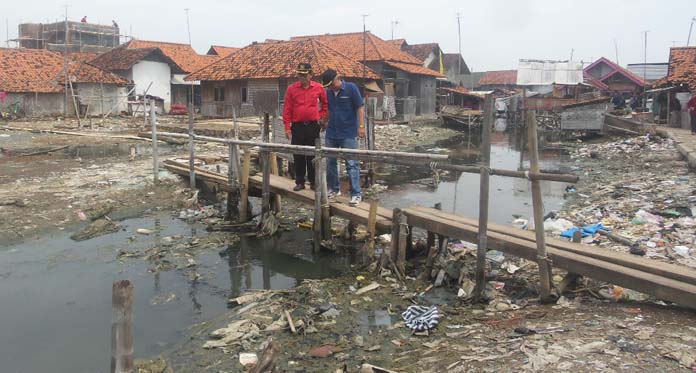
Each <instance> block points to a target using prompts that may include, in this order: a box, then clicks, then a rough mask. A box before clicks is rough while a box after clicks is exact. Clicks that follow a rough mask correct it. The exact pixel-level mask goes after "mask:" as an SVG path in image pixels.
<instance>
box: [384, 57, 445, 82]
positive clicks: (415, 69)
mask: <svg viewBox="0 0 696 373" xmlns="http://www.w3.org/2000/svg"><path fill="white" fill-rule="evenodd" d="M384 63H385V64H386V65H389V66H391V67H395V68H397V69H399V70H403V71H406V72H407V73H410V74H418V75H428V76H434V77H436V78H444V77H445V76H444V75H442V74H440V73H439V72H437V71H435V70H431V69H429V68H427V67H424V66H423V65H414V64H410V63H403V62H394V61H385V62H384Z"/></svg>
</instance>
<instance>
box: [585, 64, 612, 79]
mask: <svg viewBox="0 0 696 373" xmlns="http://www.w3.org/2000/svg"><path fill="white" fill-rule="evenodd" d="M612 71H614V70H613V69H612V68H611V67H610V66H609V65H607V64H605V63H604V62H602V63H600V64H598V65H597V66H595V67H593V68H591V69H589V70H587V72H588V73H589V74H590V75H592V76H593V77H595V78H597V79H599V78H601V77H603V76H605V75H607V74H609V73H610V72H612Z"/></svg>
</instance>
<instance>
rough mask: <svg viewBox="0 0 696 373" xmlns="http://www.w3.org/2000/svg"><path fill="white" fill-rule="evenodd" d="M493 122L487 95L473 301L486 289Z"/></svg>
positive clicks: (482, 133)
mask: <svg viewBox="0 0 696 373" xmlns="http://www.w3.org/2000/svg"><path fill="white" fill-rule="evenodd" d="M492 121H493V96H492V95H490V94H489V95H487V96H486V100H485V102H484V106H483V123H482V124H481V182H480V189H479V226H478V248H477V250H476V287H475V288H474V297H473V298H474V299H476V300H478V301H481V300H482V299H483V290H484V289H485V287H486V250H487V249H488V191H489V184H488V183H489V175H490V169H489V167H490V164H491V126H492V123H491V122H492Z"/></svg>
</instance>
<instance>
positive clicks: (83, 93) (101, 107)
mask: <svg viewBox="0 0 696 373" xmlns="http://www.w3.org/2000/svg"><path fill="white" fill-rule="evenodd" d="M127 93H128V90H127V89H126V88H125V87H119V86H116V85H114V84H103V85H100V84H99V83H79V84H78V85H77V95H78V97H79V100H80V101H79V102H80V104H82V105H83V106H85V110H87V115H89V116H97V115H104V114H106V113H107V112H109V110H111V108H112V107H115V108H114V109H113V111H112V113H116V114H118V113H120V112H121V111H125V110H127V109H128V105H127V103H126V102H125V101H123V102H121V99H122V98H123V97H124V96H125V95H126V94H127ZM73 111H74V110H73ZM80 111H82V109H81V110H80Z"/></svg>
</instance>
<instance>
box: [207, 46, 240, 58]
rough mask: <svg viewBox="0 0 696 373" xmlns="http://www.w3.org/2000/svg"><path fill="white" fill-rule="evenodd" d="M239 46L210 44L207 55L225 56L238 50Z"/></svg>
mask: <svg viewBox="0 0 696 373" xmlns="http://www.w3.org/2000/svg"><path fill="white" fill-rule="evenodd" d="M238 50H239V48H235V47H223V46H222V45H211V46H210V49H208V53H207V54H208V55H209V56H220V57H227V56H229V55H230V53H232V52H235V51H238Z"/></svg>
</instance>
